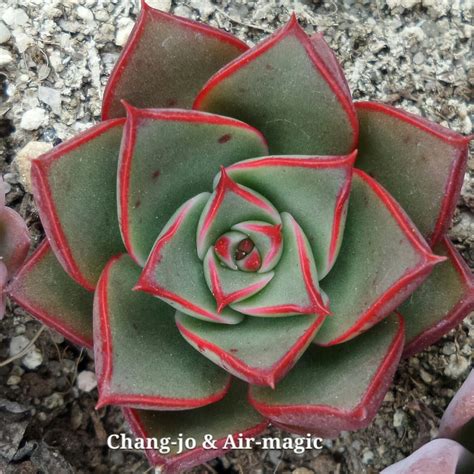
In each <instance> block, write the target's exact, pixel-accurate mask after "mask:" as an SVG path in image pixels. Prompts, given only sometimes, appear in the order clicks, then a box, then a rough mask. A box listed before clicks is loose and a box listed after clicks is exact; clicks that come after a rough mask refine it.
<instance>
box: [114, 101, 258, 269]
mask: <svg viewBox="0 0 474 474" xmlns="http://www.w3.org/2000/svg"><path fill="white" fill-rule="evenodd" d="M266 151H267V146H266V143H265V140H264V138H263V137H262V135H261V134H260V132H258V131H257V130H255V129H254V128H252V127H250V126H249V125H246V124H244V123H242V122H239V121H238V120H234V119H229V118H226V117H220V116H217V115H211V114H205V113H202V112H195V111H186V110H150V109H147V110H140V109H136V108H134V107H130V106H127V122H126V124H125V129H124V141H123V147H122V149H121V157H120V165H119V185H118V190H119V222H120V228H121V231H122V235H123V240H124V242H125V246H126V247H127V250H128V252H129V254H130V255H131V256H132V258H133V259H134V260H135V261H136V262H137V263H139V264H140V265H143V264H144V263H145V261H146V259H147V257H148V254H149V253H150V250H151V248H152V247H153V244H154V242H155V240H156V236H157V235H158V234H159V232H160V231H161V229H162V228H163V226H164V225H165V224H166V222H167V221H168V219H169V218H170V217H171V215H172V214H173V212H174V211H175V210H176V209H177V208H178V207H179V206H180V205H181V204H182V203H183V202H185V201H186V200H187V199H189V198H191V197H192V196H195V195H196V194H199V193H200V192H203V191H208V190H209V191H210V190H211V189H212V178H213V177H214V176H215V174H216V173H217V172H218V171H219V167H220V166H227V165H230V164H232V163H235V162H236V161H239V160H243V159H246V158H249V157H253V156H260V155H262V154H265V153H266Z"/></svg>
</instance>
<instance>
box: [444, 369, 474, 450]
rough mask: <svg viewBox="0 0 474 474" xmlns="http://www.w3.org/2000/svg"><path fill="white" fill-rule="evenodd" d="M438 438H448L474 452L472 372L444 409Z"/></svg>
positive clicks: (472, 371) (473, 384)
mask: <svg viewBox="0 0 474 474" xmlns="http://www.w3.org/2000/svg"><path fill="white" fill-rule="evenodd" d="M438 437H439V438H450V439H453V440H455V441H457V442H458V443H461V444H462V445H463V446H465V447H466V448H467V449H469V450H470V451H473V452H474V370H471V373H470V374H469V375H468V377H467V379H466V380H465V382H464V383H463V384H462V386H461V388H460V389H459V390H458V391H457V393H456V395H454V398H453V399H452V400H451V402H450V403H449V405H448V408H446V411H445V412H444V415H443V418H441V423H440V425H439V432H438Z"/></svg>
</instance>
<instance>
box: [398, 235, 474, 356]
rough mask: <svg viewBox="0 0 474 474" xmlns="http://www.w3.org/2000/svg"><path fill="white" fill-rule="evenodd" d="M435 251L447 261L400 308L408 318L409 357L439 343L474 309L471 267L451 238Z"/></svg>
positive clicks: (407, 347)
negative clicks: (441, 338) (444, 335)
mask: <svg viewBox="0 0 474 474" xmlns="http://www.w3.org/2000/svg"><path fill="white" fill-rule="evenodd" d="M434 251H435V252H436V253H437V254H438V255H442V256H444V257H447V260H446V261H444V262H442V263H440V264H439V265H437V266H436V267H435V268H434V270H433V272H432V273H431V275H430V276H429V277H428V278H427V279H426V281H425V282H424V283H423V284H422V285H421V286H420V287H419V288H418V289H417V290H416V291H415V292H414V293H413V294H412V295H411V296H410V297H409V298H408V299H407V300H406V301H405V302H404V303H403V304H402V305H401V306H400V307H399V308H398V311H400V313H401V314H402V315H403V316H404V318H405V327H406V347H405V352H404V355H405V356H408V355H412V354H414V353H415V352H419V351H422V350H423V349H425V348H426V347H427V346H429V345H430V344H433V343H434V342H436V341H437V340H438V339H439V338H440V337H441V336H442V335H443V334H446V333H447V332H448V331H449V330H450V329H452V328H453V327H454V326H456V324H458V323H460V322H461V321H462V319H463V318H464V317H465V316H466V315H467V314H468V313H469V311H472V310H473V309H474V281H473V277H472V274H471V270H470V269H469V268H468V266H467V265H466V263H465V262H464V260H463V259H462V257H461V256H460V255H459V253H458V252H457V250H456V249H455V248H454V246H453V244H452V243H451V242H450V241H449V239H448V238H447V237H444V238H443V240H441V242H439V243H438V244H437V245H436V246H435V247H434Z"/></svg>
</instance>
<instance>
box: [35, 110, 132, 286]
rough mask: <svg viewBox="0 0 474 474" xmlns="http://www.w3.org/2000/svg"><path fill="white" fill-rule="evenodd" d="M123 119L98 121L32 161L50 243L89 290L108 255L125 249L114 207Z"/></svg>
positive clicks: (73, 275)
mask: <svg viewBox="0 0 474 474" xmlns="http://www.w3.org/2000/svg"><path fill="white" fill-rule="evenodd" d="M123 122H124V121H123V120H122V119H118V120H110V121H107V122H102V123H100V124H99V125H96V126H94V127H92V128H90V129H89V130H87V131H86V132H83V133H82V134H80V135H77V136H76V137H74V138H72V139H71V140H68V141H67V142H64V143H62V144H61V145H59V146H57V147H56V148H54V149H53V150H52V151H51V152H49V153H47V154H45V155H43V156H42V157H40V158H38V159H36V160H33V161H32V168H31V176H32V183H33V189H34V196H35V202H36V204H37V206H38V210H39V213H40V217H41V222H42V224H43V226H44V228H45V231H46V234H47V235H48V239H49V241H50V244H51V248H52V249H53V251H54V253H55V255H56V257H57V258H58V260H59V261H60V263H61V264H62V265H63V267H64V269H65V270H66V271H67V272H68V273H69V275H71V277H72V278H73V279H74V280H76V281H77V282H78V283H79V284H80V285H82V286H83V287H84V288H86V289H88V290H93V289H94V288H95V284H96V282H97V280H98V279H99V276H100V272H101V271H102V269H103V268H104V266H105V264H106V263H107V261H108V260H109V258H110V257H112V256H113V255H116V254H117V253H120V252H123V251H124V247H123V243H122V238H121V236H120V230H119V226H118V219H117V211H116V209H117V163H118V158H119V149H120V141H121V138H122V126H123Z"/></svg>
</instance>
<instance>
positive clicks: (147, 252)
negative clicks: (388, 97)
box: [9, 3, 474, 472]
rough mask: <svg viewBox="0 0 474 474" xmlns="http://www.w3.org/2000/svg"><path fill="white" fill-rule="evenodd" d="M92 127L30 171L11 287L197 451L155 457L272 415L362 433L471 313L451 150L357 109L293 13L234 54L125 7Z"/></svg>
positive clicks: (121, 393)
mask: <svg viewBox="0 0 474 474" xmlns="http://www.w3.org/2000/svg"><path fill="white" fill-rule="evenodd" d="M102 118H103V121H102V122H101V123H99V124H98V125H95V126H94V127H92V128H91V129H89V130H87V131H85V132H83V133H82V134H81V135H79V136H77V137H75V138H73V139H71V140H69V141H67V142H65V143H63V144H61V145H59V146H58V147H56V148H55V149H53V150H52V151H51V152H49V153H47V154H45V155H44V156H42V157H40V158H38V159H37V160H34V162H33V166H32V180H33V188H34V197H35V200H36V203H37V205H38V209H39V213H40V217H41V221H42V223H43V226H44V229H45V232H46V235H47V239H46V240H45V241H44V242H43V244H41V245H40V247H39V248H38V250H37V251H36V253H35V254H34V255H33V256H32V258H31V259H30V260H29V261H28V262H27V263H26V264H25V266H24V267H23V268H22V270H21V272H20V273H19V274H18V275H17V277H16V278H15V280H14V281H13V283H11V284H10V286H9V293H10V295H11V296H12V297H13V298H14V299H15V300H16V301H17V302H18V303H19V304H20V305H22V306H23V307H25V308H27V309H28V310H29V311H30V312H31V313H32V314H33V315H35V316H36V317H37V318H39V319H40V320H42V321H43V322H45V323H46V324H49V325H51V326H53V327H55V328H56V329H57V330H58V331H60V332H62V333H63V334H65V335H66V336H67V337H69V339H70V340H71V341H73V342H76V343H78V344H81V345H84V346H86V347H93V348H94V353H95V363H96V372H97V376H98V390H99V402H98V406H99V407H102V406H105V405H109V404H118V405H121V406H122V407H124V413H125V415H126V417H127V418H128V420H129V421H130V424H131V427H132V429H133V431H134V432H135V433H136V434H137V435H139V436H141V437H167V436H171V437H174V436H178V435H179V434H183V435H184V436H185V437H194V438H195V439H196V440H197V441H198V446H197V447H196V448H194V449H189V450H187V451H186V452H185V453H181V454H177V452H176V450H175V449H174V450H172V452H171V453H169V454H162V453H158V452H156V451H153V450H151V451H149V452H148V453H147V454H148V455H149V458H150V461H151V462H152V463H153V464H154V465H160V466H162V467H164V468H165V469H168V470H169V471H171V472H172V471H177V470H181V469H184V468H186V467H189V466H192V465H195V464H198V463H199V462H202V461H205V460H207V459H210V458H212V457H215V456H217V455H219V454H220V453H222V452H223V451H224V450H225V449H226V448H227V447H226V445H225V439H226V437H227V435H228V434H233V435H235V436H237V434H238V433H241V434H242V436H243V437H247V436H255V435H256V434H258V433H260V432H261V431H262V430H264V429H265V427H266V426H267V425H268V422H269V421H271V422H272V423H273V424H274V425H276V426H279V427H281V428H284V429H286V430H289V431H294V432H297V433H317V434H319V435H321V436H335V435H337V433H339V432H340V430H354V429H358V428H360V427H364V426H366V425H368V423H369V422H370V421H371V419H372V418H373V417H374V415H375V413H376V411H377V409H378V407H379V405H380V403H381V401H382V399H383V397H384V394H385V392H386V390H387V387H388V385H389V383H390V381H391V379H392V376H393V374H394V371H395V370H396V367H397V364H398V361H399V359H400V357H401V355H402V352H405V353H406V354H410V353H413V352H414V351H417V350H421V349H422V348H423V347H425V346H427V345H429V344H430V343H432V342H434V341H435V340H436V339H437V338H439V337H440V336H441V335H442V334H444V333H445V332H446V331H447V330H448V329H450V328H452V327H453V326H454V325H456V323H457V322H459V321H460V320H461V319H462V318H463V317H464V316H465V315H466V313H467V311H468V310H470V309H471V308H472V307H473V305H474V297H473V283H472V279H471V275H470V272H469V269H468V268H467V266H466V265H465V263H464V262H463V260H462V258H461V257H460V256H459V254H458V253H457V251H456V250H455V248H454V247H453V245H452V244H451V243H450V242H449V240H448V239H447V238H446V237H445V231H446V230H447V227H448V226H449V223H450V219H451V215H452V212H453V210H454V207H455V204H456V200H457V197H458V195H459V192H460V187H461V182H462V178H463V173H464V170H465V166H466V160H467V144H468V139H466V138H465V137H462V136H460V135H457V134H456V133H454V132H452V131H450V130H448V129H446V128H443V127H441V126H438V125H436V124H433V123H430V122H428V121H426V120H424V119H422V118H419V117H416V116H414V115H411V114H408V113H406V112H403V111H400V110H397V109H395V108H393V107H390V106H386V105H381V104H376V103H371V102H358V103H355V104H354V103H353V102H352V99H351V95H350V92H349V88H348V86H347V83H346V81H345V79H344V75H343V72H342V69H341V67H340V66H339V64H338V62H337V60H336V58H335V56H334V54H333V53H332V51H331V50H330V49H329V47H328V46H327V44H326V43H325V42H324V40H323V38H322V37H321V36H320V35H316V36H313V37H311V38H309V37H308V36H307V35H306V34H305V32H304V30H303V29H302V28H301V27H300V26H299V24H298V22H297V20H296V18H295V17H294V16H293V17H292V18H291V19H290V21H289V22H288V24H287V25H286V26H284V27H283V28H282V29H280V30H279V31H277V32H276V33H275V34H273V35H272V36H270V37H269V38H268V39H266V40H265V41H263V42H262V43H260V44H258V45H257V46H255V47H253V48H249V47H248V46H247V45H246V44H244V43H243V42H241V41H240V40H238V39H236V38H234V37H232V36H231V35H229V34H227V33H223V32H221V31H218V30H215V29H212V28H209V27H207V26H205V25H202V24H198V23H195V22H193V21H190V20H186V19H183V18H178V17H174V16H172V15H168V14H165V13H163V12H160V11H158V10H154V9H153V8H151V7H150V6H148V5H146V3H143V5H142V11H141V14H140V17H139V19H138V21H137V24H136V26H135V29H134V30H133V32H132V34H131V37H130V39H129V41H128V43H127V45H126V46H125V48H124V50H123V53H122V55H121V56H120V58H119V60H118V63H117V65H116V67H115V69H114V71H113V73H112V75H111V77H110V79H109V82H108V84H107V87H106V91H105V95H104V101H103V117H102ZM395 310H397V313H394V311H395ZM196 349H197V350H196ZM355 371H357V376H356V377H354V372H355ZM232 376H233V377H232ZM249 385H250V388H249V389H248V386H249ZM247 392H248V400H247ZM249 402H250V403H249ZM205 434H210V435H212V436H213V439H215V440H217V443H216V449H214V450H206V449H204V447H202V446H201V444H202V440H203V437H204V435H205Z"/></svg>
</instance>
